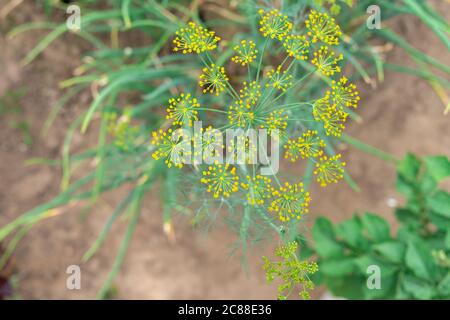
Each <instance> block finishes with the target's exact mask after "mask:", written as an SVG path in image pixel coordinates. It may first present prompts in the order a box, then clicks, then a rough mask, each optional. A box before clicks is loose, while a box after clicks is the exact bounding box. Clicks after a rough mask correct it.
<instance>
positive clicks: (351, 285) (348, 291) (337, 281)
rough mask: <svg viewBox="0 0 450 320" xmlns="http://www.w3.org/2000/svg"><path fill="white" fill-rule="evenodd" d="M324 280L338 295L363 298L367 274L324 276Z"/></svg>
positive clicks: (334, 293)
mask: <svg viewBox="0 0 450 320" xmlns="http://www.w3.org/2000/svg"><path fill="white" fill-rule="evenodd" d="M324 282H325V284H326V287H327V288H328V289H329V290H330V291H331V293H333V295H335V296H336V297H343V298H346V299H361V298H362V297H363V296H364V288H365V286H366V278H365V276H347V277H340V278H339V277H324Z"/></svg>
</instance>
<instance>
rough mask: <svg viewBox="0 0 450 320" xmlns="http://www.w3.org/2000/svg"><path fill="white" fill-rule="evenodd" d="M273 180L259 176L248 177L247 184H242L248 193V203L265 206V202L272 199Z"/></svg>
mask: <svg viewBox="0 0 450 320" xmlns="http://www.w3.org/2000/svg"><path fill="white" fill-rule="evenodd" d="M271 183H272V180H271V179H270V178H268V177H266V176H261V175H257V176H255V177H254V178H252V177H250V176H247V182H246V183H244V182H242V183H241V186H242V188H243V189H244V190H246V191H247V201H248V203H249V204H250V205H252V206H254V205H263V204H264V202H265V200H266V199H268V198H270V196H271V194H272V192H273V187H272V185H271Z"/></svg>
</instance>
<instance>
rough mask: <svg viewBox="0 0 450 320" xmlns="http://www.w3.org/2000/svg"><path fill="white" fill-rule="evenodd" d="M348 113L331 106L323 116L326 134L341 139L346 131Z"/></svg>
mask: <svg viewBox="0 0 450 320" xmlns="http://www.w3.org/2000/svg"><path fill="white" fill-rule="evenodd" d="M347 117H348V113H346V112H345V111H342V110H339V109H338V108H337V107H336V105H332V106H330V107H329V108H328V109H327V111H326V112H325V113H324V114H323V115H322V117H321V119H322V121H323V127H324V128H325V133H326V134H327V135H329V136H335V137H340V136H341V135H342V132H343V131H344V129H345V122H346V121H347Z"/></svg>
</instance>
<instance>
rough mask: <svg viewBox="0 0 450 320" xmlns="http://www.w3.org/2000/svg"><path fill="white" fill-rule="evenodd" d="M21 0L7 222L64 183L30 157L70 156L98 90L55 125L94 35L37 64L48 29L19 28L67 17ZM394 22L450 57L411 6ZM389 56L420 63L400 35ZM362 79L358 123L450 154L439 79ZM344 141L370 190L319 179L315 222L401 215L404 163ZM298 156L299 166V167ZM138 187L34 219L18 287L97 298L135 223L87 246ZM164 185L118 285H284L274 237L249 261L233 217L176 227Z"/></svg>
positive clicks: (10, 76)
mask: <svg viewBox="0 0 450 320" xmlns="http://www.w3.org/2000/svg"><path fill="white" fill-rule="evenodd" d="M19 2H20V3H18V4H17V6H15V7H14V8H13V9H11V10H9V9H8V10H6V9H5V8H6V7H8V4H9V3H10V1H7V0H1V1H0V32H1V35H0V115H1V117H0V121H1V122H0V136H1V140H0V226H3V225H5V224H6V223H7V222H9V221H11V220H12V219H13V218H15V217H17V216H19V215H20V214H22V213H23V212H26V211H27V210H30V209H31V208H33V207H35V206H37V205H39V204H41V203H43V202H45V201H48V200H50V199H52V198H53V197H54V196H55V195H57V194H58V192H59V188H60V182H61V170H60V168H59V167H58V166H52V165H40V164H39V165H37V164H33V163H30V162H29V161H28V162H27V160H29V159H32V158H52V159H57V158H58V157H60V156H61V152H62V148H63V141H64V137H65V134H66V130H67V128H68V127H69V126H70V124H71V123H72V122H73V121H74V119H76V117H77V115H79V114H80V112H81V111H82V110H84V109H85V108H86V106H87V105H88V104H89V103H90V101H91V94H90V92H89V91H83V92H82V93H80V94H78V95H77V96H76V97H74V98H71V99H70V100H69V101H68V102H67V104H66V106H65V107H64V108H63V109H62V110H61V112H60V114H59V115H58V116H57V118H56V119H55V122H54V123H53V125H52V126H51V127H50V128H49V131H48V134H47V135H46V136H43V135H42V134H41V132H42V128H43V126H44V124H45V121H46V119H47V116H48V115H49V114H50V112H51V107H52V106H53V105H54V104H55V103H56V102H57V101H58V99H60V98H61V95H62V93H61V90H60V88H59V83H60V81H62V80H64V79H67V78H69V77H71V76H73V74H74V70H75V69H76V68H77V66H79V65H80V63H81V59H82V56H83V53H84V52H85V51H86V50H89V48H90V46H89V44H87V43H86V42H85V41H83V40H82V39H79V38H78V37H75V36H73V35H71V34H66V35H64V36H62V37H61V38H59V39H58V40H56V41H55V42H54V43H52V44H51V45H50V46H49V47H48V48H47V49H46V50H45V51H44V52H43V53H42V54H41V55H40V56H39V57H38V58H37V59H36V60H35V61H33V62H32V63H31V64H28V65H26V66H23V65H22V64H21V60H22V59H23V58H24V57H25V56H26V55H27V53H29V52H30V50H32V49H33V48H34V46H35V45H36V42H37V39H38V38H40V37H42V36H43V35H44V34H45V32H44V31H33V32H27V33H23V34H21V35H20V36H18V37H15V38H13V39H11V38H9V37H8V36H7V33H8V32H9V31H10V30H11V29H12V28H14V27H17V26H18V25H20V24H23V23H29V22H40V21H48V20H52V21H53V22H61V21H63V20H64V18H65V17H64V15H63V13H61V12H54V13H52V14H50V15H46V13H45V11H44V9H43V6H42V5H41V4H39V2H36V1H31V0H26V1H19ZM430 4H431V5H432V6H433V7H434V8H435V9H436V10H437V11H438V12H439V13H440V14H441V15H442V16H443V17H444V18H445V19H446V20H447V21H449V19H450V4H449V2H448V1H446V0H433V1H430ZM200 7H201V6H200ZM388 23H389V26H390V27H391V28H392V29H394V30H395V31H396V32H397V33H398V34H400V35H402V36H403V37H404V38H405V39H406V40H407V41H408V43H409V44H410V45H412V46H413V47H415V48H417V49H419V50H421V51H422V52H424V53H426V54H427V55H430V56H432V57H434V58H436V59H438V60H440V61H441V62H443V63H445V64H447V65H450V53H449V51H448V50H447V48H446V47H445V46H444V45H443V44H442V42H441V41H440V40H439V39H438V37H437V36H436V35H435V34H434V33H433V32H432V31H431V30H430V29H429V28H427V27H426V26H425V25H424V24H423V23H420V22H419V20H418V18H417V17H414V16H406V15H405V16H401V17H398V18H394V19H392V20H389V22H388ZM387 61H389V62H392V63H400V64H402V65H406V66H413V65H414V61H411V59H410V57H409V56H408V55H407V54H406V53H405V52H404V51H402V50H399V49H397V48H395V47H393V48H392V49H391V50H389V51H388V53H387ZM447 79H448V77H447ZM448 80H450V79H448ZM358 86H359V89H360V92H361V102H360V108H359V110H358V114H359V115H360V116H361V121H360V122H352V123H351V124H350V125H349V127H348V131H347V133H348V134H349V135H351V136H353V137H355V138H357V139H359V140H361V141H364V142H365V143H367V144H370V145H373V146H375V147H377V148H379V149H381V150H384V151H387V152H389V153H392V154H394V155H396V156H398V157H399V158H401V157H402V156H403V155H404V154H405V153H406V152H413V153H415V154H418V155H420V156H422V155H433V154H443V155H447V156H450V134H449V127H450V126H449V116H448V115H447V116H444V115H443V110H444V108H445V106H444V105H443V102H442V100H441V99H440V98H439V97H438V95H437V94H436V92H435V91H433V90H432V89H431V87H430V85H429V83H428V82H426V81H424V80H422V79H419V78H416V77H413V76H411V75H407V74H404V73H395V72H392V71H387V72H386V74H385V80H384V82H382V83H377V84H376V86H370V85H368V84H366V83H363V82H360V83H359V84H358ZM97 139H98V137H97V136H96V134H95V129H92V130H91V129H90V130H88V131H87V133H86V134H81V133H80V132H79V130H76V131H75V132H74V136H73V144H72V150H73V151H77V150H83V149H85V148H86V147H87V146H90V145H93V144H95V143H96V142H97ZM342 148H343V150H342V152H343V154H344V155H345V156H344V158H345V159H346V162H347V170H348V171H349V173H350V175H351V176H352V177H353V178H354V180H355V181H356V182H357V183H358V185H359V186H360V188H361V191H360V192H359V193H357V192H355V191H353V190H352V189H351V188H350V187H349V186H348V185H346V184H338V185H333V186H330V187H329V188H327V190H326V191H325V192H324V191H323V190H321V189H320V188H319V187H317V186H314V187H313V188H315V190H313V192H314V193H315V194H316V196H315V199H316V201H314V202H313V203H312V207H311V210H310V211H311V214H310V215H309V217H308V218H307V222H306V224H307V225H309V226H310V225H311V221H312V220H313V219H314V217H315V216H317V215H325V216H327V217H328V218H330V219H331V220H332V221H340V220H342V219H344V218H347V217H350V216H351V215H352V214H353V213H354V212H364V211H373V212H377V213H380V214H382V215H383V216H384V217H386V218H387V219H388V220H389V221H392V222H393V221H394V219H393V217H392V216H391V212H392V206H395V204H396V203H401V202H402V198H401V197H400V196H399V195H398V194H397V193H396V192H395V190H394V185H395V168H394V167H393V166H390V165H389V164H388V163H386V162H383V161H382V160H380V159H378V158H375V157H373V156H371V155H368V154H365V153H363V152H361V151H358V150H356V149H354V148H347V147H345V146H342ZM286 168H287V170H291V171H292V172H293V174H297V173H298V174H299V172H297V171H296V170H299V169H298V168H295V167H293V166H292V167H291V166H286ZM447 187H448V186H447ZM126 191H127V189H126V187H125V188H123V187H122V188H120V189H118V190H114V191H113V192H108V193H106V194H104V195H103V196H102V197H101V198H100V200H99V202H98V203H97V204H96V205H95V206H94V207H93V208H92V210H91V211H90V212H87V210H85V208H82V207H80V206H77V205H68V206H65V207H63V209H61V210H60V211H58V212H56V214H55V216H54V217H51V218H48V219H46V220H45V221H42V222H40V223H39V224H37V225H36V226H35V227H34V228H33V229H32V230H30V231H29V232H28V233H27V235H26V236H25V237H24V239H23V240H22V241H21V242H20V243H19V244H18V246H17V248H16V251H15V254H14V256H13V259H12V262H11V263H12V264H13V268H14V271H15V272H14V274H15V276H14V287H15V289H16V294H18V295H19V296H20V297H22V298H29V299H47V298H50V299H57V298H59V299H75V298H82V299H91V298H95V296H96V294H97V292H98V290H99V289H100V288H101V286H102V283H103V282H104V281H105V279H106V277H107V274H108V272H109V270H110V268H111V266H112V264H113V262H114V254H113V253H115V252H117V250H118V248H119V246H120V242H121V240H122V234H123V232H124V230H125V228H126V225H125V224H123V223H117V224H115V225H114V226H113V229H112V232H111V233H110V234H109V235H108V241H107V242H106V243H105V245H104V246H103V247H102V248H101V249H100V250H99V251H98V252H97V254H96V256H95V257H94V258H93V259H91V260H90V261H89V262H88V263H85V264H82V263H81V257H82V255H83V254H84V252H85V251H86V250H87V249H88V248H89V247H90V245H91V244H92V243H93V242H94V241H95V239H96V237H97V236H98V234H99V232H100V231H101V229H102V227H103V224H104V221H105V220H106V219H107V217H108V216H109V214H110V213H111V211H112V210H113V209H114V207H115V205H116V199H117V198H118V197H122V196H123V194H124V193H125V192H126ZM153 192H154V193H155V194H149V195H148V196H147V197H146V198H145V201H144V204H143V206H142V214H141V217H140V220H139V224H138V226H137V229H136V232H135V234H134V236H133V239H132V242H131V245H130V248H129V251H128V253H127V256H126V259H125V261H124V264H123V266H122V270H121V272H120V273H119V275H118V276H117V278H116V279H115V280H114V286H113V290H112V292H111V295H112V297H114V298H124V299H131V298H137V299H228V298H230V299H231V298H236V299H273V298H274V297H275V295H276V287H275V286H274V285H268V284H267V283H266V281H265V276H264V272H263V271H262V269H261V266H262V260H261V255H269V256H270V255H271V254H272V253H271V252H272V250H273V248H271V247H270V246H267V245H266V246H255V247H253V248H252V249H251V250H249V253H248V261H247V262H245V263H243V261H241V259H240V257H239V255H233V250H232V247H231V245H230V244H232V243H233V242H234V241H236V236H235V235H234V234H233V233H231V232H230V231H229V230H228V228H227V227H226V226H225V225H222V224H218V225H217V226H215V227H214V228H213V229H211V230H209V231H208V232H205V231H203V230H194V229H192V227H191V226H190V225H189V223H188V221H187V219H185V218H183V217H177V218H176V219H175V221H174V226H173V228H174V235H175V237H174V238H168V237H167V235H166V233H165V232H164V230H163V227H162V225H163V223H162V222H163V220H162V219H163V218H162V214H161V212H162V205H161V203H160V201H159V196H158V195H157V189H156V190H154V191H153ZM72 264H77V265H80V266H81V269H82V290H73V291H71V290H67V289H66V278H67V274H66V268H67V266H69V265H72ZM9 272H10V271H8V274H9ZM4 277H6V274H4ZM0 285H1V282H0ZM322 293H323V289H321V288H319V289H318V290H316V292H315V293H314V296H315V297H320V296H321V294H322Z"/></svg>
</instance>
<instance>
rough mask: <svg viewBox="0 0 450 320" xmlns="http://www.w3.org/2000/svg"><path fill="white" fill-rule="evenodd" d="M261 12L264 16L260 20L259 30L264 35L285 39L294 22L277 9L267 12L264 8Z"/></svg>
mask: <svg viewBox="0 0 450 320" xmlns="http://www.w3.org/2000/svg"><path fill="white" fill-rule="evenodd" d="M259 14H260V15H261V16H262V19H261V21H260V22H259V24H260V28H259V31H260V32H261V33H262V35H263V36H264V37H270V38H271V39H275V38H276V39H278V40H283V39H284V37H285V36H286V35H287V34H288V33H289V32H291V30H292V26H293V25H292V22H290V21H289V20H288V17H287V16H286V15H282V14H281V13H280V12H279V11H278V10H277V9H273V10H271V11H269V12H267V13H264V10H262V9H261V10H259Z"/></svg>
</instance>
